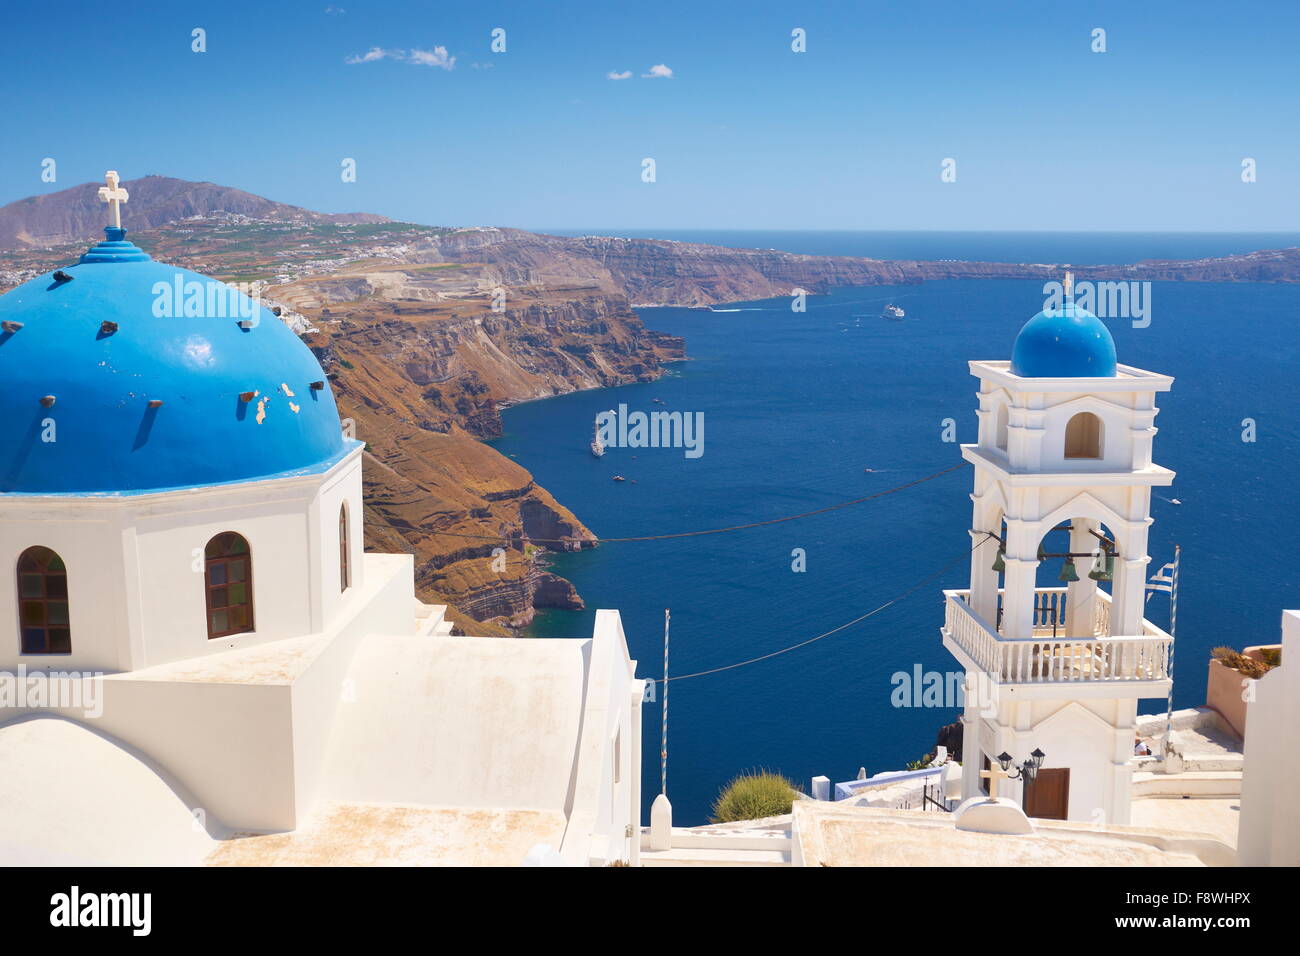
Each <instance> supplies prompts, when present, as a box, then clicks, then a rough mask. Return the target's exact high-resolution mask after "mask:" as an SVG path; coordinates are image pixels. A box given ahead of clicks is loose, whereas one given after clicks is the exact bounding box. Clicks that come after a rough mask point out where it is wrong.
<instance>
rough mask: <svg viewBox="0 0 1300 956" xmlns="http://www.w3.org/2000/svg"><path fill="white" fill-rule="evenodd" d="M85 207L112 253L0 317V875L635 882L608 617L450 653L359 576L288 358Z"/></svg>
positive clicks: (619, 659) (405, 568)
mask: <svg viewBox="0 0 1300 956" xmlns="http://www.w3.org/2000/svg"><path fill="white" fill-rule="evenodd" d="M101 196H102V197H103V198H105V199H106V200H108V201H110V203H111V205H112V208H113V211H114V220H115V225H113V226H110V227H108V228H107V229H106V230H105V232H106V235H107V239H106V241H104V242H102V243H99V244H98V245H96V246H94V247H93V248H91V249H90V250H89V251H88V252H87V253H86V254H85V255H83V256H82V257H81V260H80V261H79V262H78V263H76V264H73V265H69V266H67V267H65V268H64V269H61V270H58V271H56V272H53V273H52V274H46V275H42V276H40V277H38V278H36V279H33V280H31V281H29V282H27V283H24V284H23V285H21V286H19V287H18V288H16V289H14V290H12V291H11V292H9V293H8V294H6V295H4V296H3V297H0V321H2V325H0V330H2V331H0V382H3V388H2V389H0V766H3V767H4V768H6V772H5V773H3V774H0V863H35V864H44V863H62V864H81V863H92V864H94V863H104V864H160V863H161V864H195V863H209V864H221V863H234V864H245V863H254V864H256V863H342V864H349V863H434V864H437V863H471V864H491V863H496V864H507V865H514V864H518V863H520V862H522V861H523V860H524V859H525V857H526V856H528V855H529V854H530V853H532V854H533V856H534V857H535V858H546V859H550V860H552V861H558V860H563V861H565V862H568V863H571V864H588V863H595V864H603V863H606V862H611V861H627V862H635V859H636V854H637V852H638V846H637V843H638V841H637V840H634V839H632V832H633V826H632V825H634V824H636V823H637V822H638V815H639V806H640V792H639V780H640V768H641V755H640V741H641V728H640V713H641V711H640V708H641V700H642V690H643V686H642V684H643V682H642V681H640V680H638V679H636V677H635V674H634V671H635V662H633V661H631V660H629V657H628V650H627V644H626V642H625V640H624V637H623V631H622V626H621V624H620V621H619V616H618V613H617V612H615V611H601V612H598V615H597V622H596V628H595V633H594V635H593V636H592V638H591V639H589V640H581V641H579V640H529V641H506V640H485V639H478V638H469V637H453V636H451V635H450V626H449V625H446V624H444V623H443V622H442V612H443V610H444V609H443V608H441V607H430V606H427V605H424V604H423V603H421V602H420V601H419V600H418V599H417V598H416V596H415V592H414V581H413V566H412V558H411V557H410V556H409V555H394V554H367V553H365V552H364V550H363V547H362V483H361V468H362V455H363V445H362V443H361V442H359V441H356V440H353V439H351V438H348V437H346V436H345V435H344V434H343V431H342V429H341V426H340V421H339V415H338V410H337V408H336V406H335V402H334V397H333V394H332V393H331V390H330V386H329V383H328V382H327V380H326V377H325V374H324V373H323V371H322V370H321V367H320V365H319V364H318V363H317V361H316V359H315V358H314V356H313V355H312V353H311V352H310V350H309V349H308V348H307V347H306V346H305V345H303V344H302V343H301V342H300V341H299V340H298V338H297V337H296V336H295V335H294V334H293V333H292V332H291V331H290V330H289V329H288V328H287V327H286V326H285V325H284V324H283V323H281V322H280V321H279V320H278V319H277V317H276V316H275V315H273V314H272V313H271V312H269V311H268V310H266V309H264V308H263V307H262V306H261V305H259V304H257V303H255V302H253V301H252V300H250V299H247V298H245V297H243V296H242V295H238V294H236V293H232V292H231V291H230V290H229V288H228V287H227V286H225V285H224V284H222V283H218V282H215V281H213V280H210V279H207V278H205V277H203V276H201V275H198V274H197V273H194V272H190V271H188V270H183V269H178V268H175V267H172V266H168V265H164V264H162V263H159V262H154V261H152V260H151V258H150V256H148V255H146V254H145V253H144V252H143V251H141V250H140V249H139V248H138V247H136V246H135V245H134V244H133V243H131V242H130V241H128V240H127V239H126V230H124V229H122V228H121V225H120V213H119V212H118V209H119V203H120V202H121V201H123V200H125V199H126V198H127V197H126V195H125V190H122V189H121V188H120V186H118V184H117V182H116V175H115V174H110V176H109V184H108V186H107V187H106V188H105V189H104V190H101ZM178 293H179V294H178ZM232 305H233V308H229V306H232Z"/></svg>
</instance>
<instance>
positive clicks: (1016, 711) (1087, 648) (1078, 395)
mask: <svg viewBox="0 0 1300 956" xmlns="http://www.w3.org/2000/svg"><path fill="white" fill-rule="evenodd" d="M1068 288H1069V278H1068V275H1067V282H1066V289H1067V290H1068ZM970 370H971V374H972V375H974V376H975V377H976V378H977V379H979V382H980V389H979V411H978V415H979V441H978V443H976V444H974V445H963V446H962V455H963V457H964V458H965V459H966V460H967V461H968V462H970V463H971V464H972V465H973V466H974V469H975V476H974V493H973V494H972V495H971V500H972V501H973V503H974V506H973V509H972V523H971V531H970V533H971V541H972V547H973V550H972V553H971V574H970V587H969V589H968V590H965V591H947V592H945V599H946V605H945V622H944V626H943V628H942V635H943V643H944V646H945V647H946V648H947V649H948V650H949V651H950V652H951V653H952V654H953V655H954V656H955V657H956V658H957V660H958V661H959V662H960V663H961V664H962V666H963V667H964V668H965V669H966V672H967V686H968V689H969V692H968V696H967V702H966V707H965V712H964V713H963V715H962V718H961V720H962V724H963V728H964V737H963V746H962V751H963V753H962V763H963V771H964V772H963V775H962V779H963V791H964V792H963V796H964V797H971V796H975V795H976V794H978V793H979V792H980V791H981V788H982V787H984V788H985V789H986V787H987V784H986V783H984V781H985V780H987V778H984V777H981V775H980V771H981V770H982V769H985V761H986V760H987V761H988V762H989V763H990V764H991V765H993V766H996V765H997V758H998V756H999V755H1001V754H1003V753H1006V754H1009V755H1010V756H1011V758H1012V759H1013V761H1014V762H1015V764H1017V765H1019V764H1020V763H1022V762H1023V761H1024V759H1025V758H1026V757H1028V756H1029V754H1030V753H1031V752H1032V751H1033V750H1035V749H1040V750H1042V751H1043V752H1044V753H1045V754H1046V759H1045V761H1044V763H1043V769H1042V770H1041V771H1040V772H1039V777H1038V779H1037V780H1036V781H1035V783H1034V784H1033V785H1032V786H1031V788H1030V792H1028V793H1023V792H1021V791H1022V785H1021V784H1020V783H1019V782H1016V783H1015V793H1014V794H1013V795H1014V796H1016V797H1017V798H1023V799H1024V800H1025V805H1026V810H1027V812H1029V813H1030V815H1031V816H1034V815H1038V816H1043V817H1057V818H1066V819H1071V820H1085V821H1093V822H1100V821H1104V822H1107V823H1118V824H1125V823H1128V821H1129V788H1130V784H1131V778H1132V768H1131V759H1132V756H1133V746H1134V739H1135V732H1134V727H1135V721H1136V716H1137V705H1138V701H1139V700H1141V699H1143V698H1164V697H1165V696H1166V695H1167V694H1168V692H1169V688H1170V677H1169V655H1170V650H1171V646H1172V638H1170V636H1169V635H1168V634H1166V633H1165V632H1164V631H1162V630H1160V629H1159V628H1157V627H1155V626H1154V625H1153V624H1151V623H1150V622H1149V621H1146V620H1145V619H1144V618H1143V605H1144V598H1145V584H1146V576H1147V563H1148V561H1149V560H1150V559H1149V557H1148V554H1147V530H1148V528H1149V526H1150V524H1151V520H1152V519H1151V517H1150V506H1151V488H1152V486H1154V485H1168V484H1170V483H1171V482H1172V481H1173V479H1174V473H1173V472H1172V471H1170V470H1168V469H1167V468H1162V467H1160V466H1159V465H1156V464H1154V463H1153V462H1152V458H1151V455H1152V440H1153V439H1154V437H1155V433H1156V429H1155V427H1154V419H1155V416H1156V412H1157V409H1156V407H1155V395H1156V393H1157V392H1163V391H1168V390H1169V389H1170V387H1171V385H1172V383H1173V379H1172V378H1171V377H1169V376H1167V375H1159V374H1156V373H1154V372H1147V371H1143V370H1142V369H1137V368H1132V367H1129V366H1126V365H1118V364H1117V363H1116V362H1115V351H1114V342H1113V340H1112V339H1111V337H1110V333H1109V331H1108V330H1107V329H1106V327H1105V326H1104V325H1103V324H1102V323H1101V321H1100V320H1099V319H1097V318H1096V317H1095V316H1093V315H1091V314H1090V313H1088V312H1086V311H1084V310H1083V309H1079V308H1076V307H1075V306H1074V305H1073V302H1072V300H1071V299H1070V298H1069V295H1068V291H1067V295H1066V297H1065V304H1064V306H1063V307H1058V308H1057V309H1056V310H1055V311H1044V312H1042V313H1039V314H1038V315H1037V316H1035V317H1034V318H1033V319H1031V320H1030V321H1029V322H1028V323H1027V324H1026V325H1025V327H1024V329H1023V330H1022V331H1021V333H1020V336H1019V337H1018V338H1017V339H1016V344H1015V348H1014V351H1013V359H1012V361H1011V362H1005V361H983V362H971V363H970ZM1040 555H1041V557H1040ZM1043 563H1047V564H1048V565H1049V566H1050V568H1051V569H1052V571H1056V570H1057V569H1058V568H1059V569H1060V574H1059V578H1060V579H1062V580H1057V578H1058V575H1056V574H1052V575H1051V577H1052V580H1050V581H1048V582H1043V581H1040V568H1039V565H1040V564H1043ZM999 576H1001V579H1002V580H1001V582H999ZM1099 579H1100V580H1099ZM1108 581H1109V582H1110V584H1111V591H1110V593H1107V592H1106V591H1105V590H1103V589H1102V588H1101V587H1099V584H1102V583H1106V582H1108ZM1044 583H1045V584H1046V585H1048V586H1041V585H1043V584H1044ZM999 584H1000V585H1001V586H999ZM1003 795H1009V794H1006V793H1005V792H1004V794H1003Z"/></svg>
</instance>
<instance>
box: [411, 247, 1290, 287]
mask: <svg viewBox="0 0 1300 956" xmlns="http://www.w3.org/2000/svg"><path fill="white" fill-rule="evenodd" d="M410 255H411V258H412V259H413V260H419V261H426V262H469V261H475V262H489V263H491V264H492V268H493V269H494V270H495V271H496V272H497V274H498V275H500V276H501V277H502V279H503V281H506V282H513V283H527V282H537V281H547V280H548V279H552V280H553V279H554V278H555V277H557V276H561V275H579V276H582V277H583V279H584V280H587V281H590V282H593V283H595V284H598V285H600V286H601V287H602V288H607V289H610V290H613V291H616V292H618V293H620V294H623V295H626V296H627V297H628V299H629V300H630V301H631V302H632V303H633V305H634V306H635V305H672V306H703V305H716V304H719V303H722V302H736V301H740V300H747V299H763V298H771V297H775V296H784V295H790V294H791V293H792V292H793V290H795V289H804V290H806V291H808V292H812V293H821V292H826V291H828V290H829V289H831V288H834V287H836V286H873V285H911V284H916V283H919V282H924V281H926V280H929V279H1043V280H1048V279H1057V280H1059V279H1060V278H1061V274H1062V272H1063V270H1064V265H1062V264H1056V263H1049V264H1025V263H1011V262H959V261H942V262H920V261H912V260H884V259H859V258H849V257H845V256H809V255H797V254H795V253H789V252H780V251H778V250H774V249H731V248H726V247H723V246H708V245H700V244H696V243H687V242H673V241H669V240H664V239H620V238H613V237H608V236H582V237H576V238H570V237H563V236H546V235H539V234H536V233H530V232H524V231H522V230H519V229H461V230H453V231H448V232H446V233H444V234H442V235H439V236H436V237H430V238H428V239H425V240H423V241H421V242H419V243H417V244H415V245H414V247H413V249H412V251H411V253H410ZM1073 271H1074V273H1075V276H1076V278H1079V279H1090V280H1139V281H1160V280H1164V281H1175V282H1296V281H1300V249H1275V250H1266V251H1262V252H1253V253H1249V254H1247V255H1238V256H1224V257H1221V258H1214V259H1198V260H1187V261H1182V260H1175V261H1165V260H1147V261H1144V262H1139V263H1136V264H1133V265H1098V266H1079V267H1075V268H1074V269H1073Z"/></svg>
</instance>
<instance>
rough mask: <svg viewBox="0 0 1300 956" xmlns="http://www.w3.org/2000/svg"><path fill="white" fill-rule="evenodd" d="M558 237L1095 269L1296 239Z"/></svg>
mask: <svg viewBox="0 0 1300 956" xmlns="http://www.w3.org/2000/svg"><path fill="white" fill-rule="evenodd" d="M540 231H542V232H550V233H552V234H553V235H560V236H581V235H599V236H609V235H614V236H628V237H633V238H641V239H675V240H677V241H678V242H702V243H707V244H710V245H718V246H732V247H734V248H744V249H780V250H782V251H785V252H797V253H802V254H804V255H820V256H866V257H868V258H872V259H926V260H943V259H960V260H965V261H969V262H1046V263H1054V262H1061V263H1070V264H1072V265H1097V264H1111V263H1130V262H1140V261H1141V260H1143V259H1199V258H1202V257H1209V256H1228V255H1240V254H1242V253H1246V252H1256V251H1258V250H1260V249H1287V248H1293V247H1296V246H1300V233H1297V232H1266V233H1258V232H1253V233H1245V232H1082V233H1070V232H885V231H852V230H830V231H824V232H815V231H798V232H796V231H789V230H766V229H764V230H739V229H657V230H654V229H652V230H645V229H633V230H627V229H552V230H546V229H543V230H540Z"/></svg>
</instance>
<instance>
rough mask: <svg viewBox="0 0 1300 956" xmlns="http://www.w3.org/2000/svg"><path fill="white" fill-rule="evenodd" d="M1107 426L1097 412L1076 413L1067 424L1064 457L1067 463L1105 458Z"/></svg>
mask: <svg viewBox="0 0 1300 956" xmlns="http://www.w3.org/2000/svg"><path fill="white" fill-rule="evenodd" d="M1105 437H1106V425H1105V423H1104V422H1103V421H1102V420H1101V416H1100V415H1098V414H1096V413H1095V412H1076V413H1075V414H1073V415H1071V416H1070V420H1069V421H1067V422H1066V423H1065V444H1064V447H1063V449H1062V457H1063V458H1064V459H1066V460H1067V461H1080V460H1082V461H1089V460H1090V461H1097V460H1098V459H1101V458H1103V457H1105Z"/></svg>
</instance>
